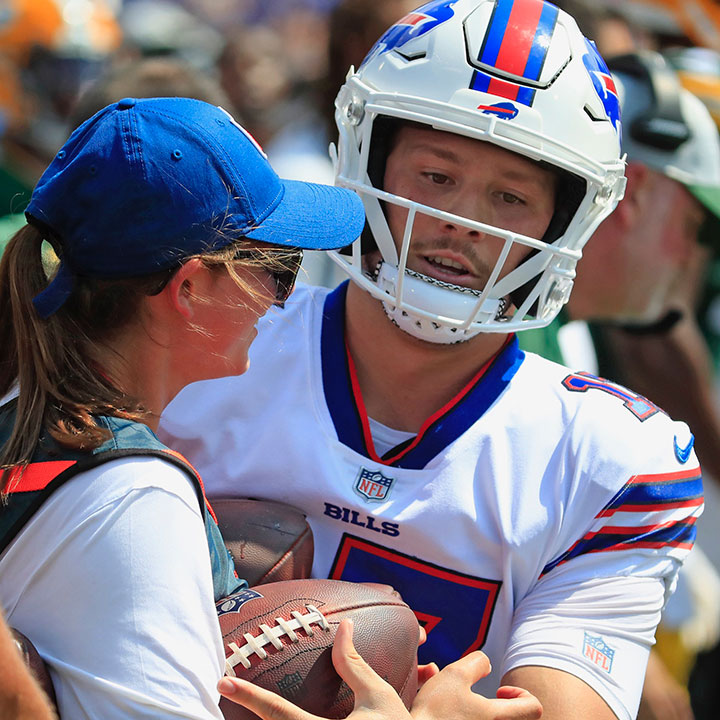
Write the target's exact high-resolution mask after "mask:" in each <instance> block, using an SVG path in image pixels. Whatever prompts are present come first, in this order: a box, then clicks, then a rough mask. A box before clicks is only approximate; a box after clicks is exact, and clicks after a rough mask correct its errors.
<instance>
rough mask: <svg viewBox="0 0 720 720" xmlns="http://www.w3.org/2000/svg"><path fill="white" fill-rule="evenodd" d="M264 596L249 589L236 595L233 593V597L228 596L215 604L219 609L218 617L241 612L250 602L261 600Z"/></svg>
mask: <svg viewBox="0 0 720 720" xmlns="http://www.w3.org/2000/svg"><path fill="white" fill-rule="evenodd" d="M261 597H262V595H261V594H260V593H259V592H257V591H256V590H250V588H247V589H246V590H239V591H238V592H236V593H233V594H232V595H228V596H227V597H226V598H223V599H222V600H218V601H217V602H216V603H215V607H216V608H217V613H218V615H225V614H227V613H234V612H240V608H241V607H242V606H243V605H244V604H245V603H246V602H249V601H250V600H255V599H256V598H261Z"/></svg>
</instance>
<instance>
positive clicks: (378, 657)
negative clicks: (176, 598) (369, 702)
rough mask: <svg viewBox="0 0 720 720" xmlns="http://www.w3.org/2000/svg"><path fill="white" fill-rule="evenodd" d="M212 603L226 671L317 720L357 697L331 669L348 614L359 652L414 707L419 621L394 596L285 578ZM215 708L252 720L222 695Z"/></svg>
mask: <svg viewBox="0 0 720 720" xmlns="http://www.w3.org/2000/svg"><path fill="white" fill-rule="evenodd" d="M217 608H218V617H219V619H220V629H221V631H222V635H223V642H224V645H225V658H226V661H225V668H226V674H227V675H234V676H236V677H240V678H243V679H244V680H248V681H250V682H253V683H255V684H257V685H259V686H261V687H263V688H265V689H267V690H271V691H273V692H275V693H277V694H279V695H282V696H283V697H285V698H287V699H288V700H290V701H291V702H293V703H294V704H295V705H298V706H300V707H301V708H303V709H304V710H306V711H308V712H310V713H313V714H316V715H320V716H321V717H324V718H344V717H347V715H349V714H350V712H351V711H352V709H353V705H354V695H353V692H352V690H350V688H349V687H348V686H347V685H346V684H345V683H344V682H343V681H342V679H341V678H340V676H339V675H338V674H337V673H336V672H335V668H334V667H333V664H332V658H331V651H332V645H333V641H334V639H335V631H336V630H337V626H338V625H339V623H340V621H341V620H342V619H343V618H348V617H349V618H352V620H353V623H354V633H353V642H354V644H355V647H356V649H357V650H358V652H359V653H360V655H362V657H363V658H364V659H365V661H366V662H367V663H368V664H369V665H371V666H372V668H373V669H374V670H375V672H377V673H378V675H380V676H381V677H382V678H384V679H385V680H386V681H387V682H388V683H390V685H392V686H393V687H394V688H395V690H397V692H398V694H399V695H400V697H401V698H402V700H403V702H404V703H405V705H406V706H408V707H409V706H410V705H411V704H412V701H413V699H414V697H415V695H416V693H417V645H418V639H419V625H418V622H417V619H416V617H415V614H414V613H413V611H412V610H411V609H410V608H409V607H408V606H407V605H406V604H405V603H404V602H403V601H402V600H401V599H400V598H399V597H398V596H397V595H393V594H390V593H389V592H386V591H384V590H381V589H378V588H376V587H371V586H366V585H363V584H358V583H349V582H343V581H341V580H321V579H312V580H289V581H286V582H277V583H270V584H268V585H261V586H260V587H254V588H249V589H247V590H241V591H239V592H237V593H235V594H233V595H231V596H229V597H227V598H225V599H223V600H221V601H219V602H218V603H217ZM220 707H221V709H222V711H223V714H224V715H225V718H226V720H250V719H251V718H256V717H257V716H256V715H255V714H254V713H251V712H250V711H249V710H246V709H245V708H243V707H242V706H240V705H237V704H235V703H232V702H230V701H229V700H226V699H224V698H223V699H222V700H221V701H220Z"/></svg>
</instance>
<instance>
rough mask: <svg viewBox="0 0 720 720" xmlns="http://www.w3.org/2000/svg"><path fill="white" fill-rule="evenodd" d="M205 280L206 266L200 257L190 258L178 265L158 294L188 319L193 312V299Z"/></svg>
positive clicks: (199, 293)
mask: <svg viewBox="0 0 720 720" xmlns="http://www.w3.org/2000/svg"><path fill="white" fill-rule="evenodd" d="M206 281H207V267H206V266H205V265H204V264H203V261H202V260H201V259H200V258H191V259H190V260H188V261H187V262H186V263H183V265H181V266H180V268H179V269H178V271H177V272H176V273H175V274H174V275H173V276H172V278H170V282H169V283H168V284H167V285H166V286H165V288H164V289H163V291H162V292H161V293H160V295H161V296H163V295H164V296H165V299H166V301H167V302H168V303H169V305H170V306H171V307H172V308H173V309H174V310H176V311H177V312H179V313H180V314H181V315H182V316H183V317H184V318H186V319H188V320H189V319H192V317H193V316H194V314H195V300H196V298H198V297H200V296H201V295H202V292H201V286H202V285H203V283H204V282H206Z"/></svg>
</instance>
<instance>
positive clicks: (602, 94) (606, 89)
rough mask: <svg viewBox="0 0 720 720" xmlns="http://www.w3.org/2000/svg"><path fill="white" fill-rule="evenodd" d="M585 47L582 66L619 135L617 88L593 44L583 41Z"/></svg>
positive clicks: (589, 41) (586, 40)
mask: <svg viewBox="0 0 720 720" xmlns="http://www.w3.org/2000/svg"><path fill="white" fill-rule="evenodd" d="M585 44H586V45H587V50H588V51H587V54H585V55H583V64H584V65H585V69H586V70H587V71H588V73H589V74H590V79H591V80H592V84H593V87H594V88H595V92H596V93H597V94H598V97H599V98H600V100H602V104H603V107H604V108H605V114H606V115H607V116H608V119H609V120H610V122H611V123H612V124H613V127H614V128H615V130H616V131H617V132H618V133H620V101H619V100H618V94H617V88H616V87H615V81H614V80H613V79H612V75H611V74H610V71H609V70H608V66H607V65H606V64H605V61H604V60H603V59H602V57H600V53H598V51H597V48H596V47H595V43H594V42H592V41H591V40H588V39H587V38H586V39H585Z"/></svg>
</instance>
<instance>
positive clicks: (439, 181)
mask: <svg viewBox="0 0 720 720" xmlns="http://www.w3.org/2000/svg"><path fill="white" fill-rule="evenodd" d="M425 176H426V177H427V178H428V179H429V180H430V181H431V182H433V183H434V184H435V185H446V184H447V183H448V182H450V178H449V177H448V176H447V175H443V174H442V173H435V172H431V173H425Z"/></svg>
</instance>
